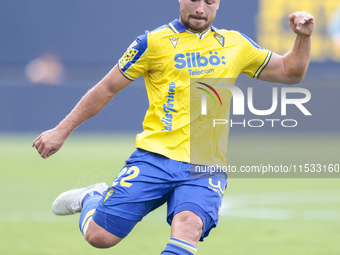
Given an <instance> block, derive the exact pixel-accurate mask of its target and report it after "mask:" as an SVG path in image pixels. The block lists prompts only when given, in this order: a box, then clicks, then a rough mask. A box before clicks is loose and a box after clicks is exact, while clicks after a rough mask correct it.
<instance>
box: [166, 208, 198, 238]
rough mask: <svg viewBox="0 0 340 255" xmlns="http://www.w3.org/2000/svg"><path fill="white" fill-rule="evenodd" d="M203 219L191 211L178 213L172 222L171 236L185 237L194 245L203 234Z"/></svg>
mask: <svg viewBox="0 0 340 255" xmlns="http://www.w3.org/2000/svg"><path fill="white" fill-rule="evenodd" d="M202 232H203V221H202V219H201V218H200V217H199V216H198V215H196V214H195V213H193V212H191V211H182V212H180V213H177V214H176V215H175V216H174V218H173V220H172V224H171V236H173V237H176V238H180V239H184V240H186V241H188V242H190V243H192V244H194V245H196V244H197V242H198V240H199V239H200V237H201V236H202Z"/></svg>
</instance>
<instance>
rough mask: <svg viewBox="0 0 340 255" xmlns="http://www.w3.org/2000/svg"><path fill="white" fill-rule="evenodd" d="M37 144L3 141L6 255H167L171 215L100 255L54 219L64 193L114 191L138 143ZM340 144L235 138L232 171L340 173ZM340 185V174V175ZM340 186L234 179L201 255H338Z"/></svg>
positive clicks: (154, 219) (0, 170) (92, 139)
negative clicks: (109, 187) (312, 168)
mask: <svg viewBox="0 0 340 255" xmlns="http://www.w3.org/2000/svg"><path fill="white" fill-rule="evenodd" d="M36 135H37V134H25V135H19V134H15V135H14V134H2V135H0V240H1V241H0V254H6V255H7V254H34V255H38V254H44V255H49V254H58V255H59V254H63V255H66V254H72V255H76V254H90V255H91V254H122V255H123V254H129V255H131V254H138V255H143V254H145V255H150V254H160V253H161V251H162V250H163V249H164V247H165V245H166V243H167V240H168V238H169V237H170V227H169V226H168V225H167V223H166V221H165V217H166V208H165V207H164V206H163V207H161V208H159V209H158V210H156V211H154V212H152V213H150V214H149V215H148V216H146V217H145V219H144V220H143V221H142V222H140V223H139V224H137V226H136V228H135V229H134V230H133V231H132V233H131V234H130V235H129V236H128V237H127V238H126V239H125V240H123V241H122V242H121V243H120V244H119V245H118V246H117V247H114V248H111V249H109V250H97V249H95V248H92V247H91V246H90V245H89V244H87V243H86V242H85V241H84V240H83V239H82V236H81V234H80V232H79V229H78V215H74V216H73V215H72V216H62V217H60V216H59V217H58V216H55V215H54V214H53V213H52V211H51V204H52V202H53V200H54V199H55V198H56V197H57V196H58V195H59V194H60V193H61V192H63V191H65V190H68V189H71V188H78V187H83V186H87V185H90V184H92V183H96V182H102V181H105V182H106V183H108V184H110V183H111V181H112V180H113V179H114V178H115V176H116V175H117V173H118V172H119V170H120V168H121V167H122V166H123V164H124V160H125V159H126V158H127V157H128V156H129V155H130V154H131V153H132V152H133V150H134V135H131V134H115V135H114V134H105V135H103V134H102V135H99V134H73V135H72V136H71V137H70V138H69V140H68V141H66V143H65V145H64V147H63V148H62V149H61V150H60V151H59V152H58V153H57V154H56V155H54V156H52V157H51V158H49V159H47V160H44V159H42V158H40V157H39V155H38V154H37V152H36V151H35V149H33V148H31V147H30V145H31V143H32V141H33V140H34V138H35V136H36ZM339 142H340V136H339V135H336V134H331V135H328V136H327V135H320V134H305V135H302V136H301V135H300V136H291V135H290V136H288V135H286V136H281V137H280V136H278V135H273V134H271V135H270V134H269V135H247V136H243V135H242V136H241V135H237V134H236V135H233V133H232V132H231V138H230V143H229V151H228V159H229V163H230V164H232V165H235V166H240V165H254V164H261V163H264V164H266V163H271V164H277V165H280V164H291V163H297V164H300V163H301V164H305V163H309V164H311V163H315V164H316V163H321V164H330V163H333V164H336V163H337V164H339V163H340V158H339ZM339 175H340V174H339ZM339 240H340V179H339V178H328V179H316V178H308V179H307V178H304V179H303V178H295V179H292V178H290V179H289V178H286V179H282V178H271V179H269V178H252V179H251V178H247V179H245V178H243V179H242V178H234V179H232V178H230V179H229V180H228V188H227V191H226V193H225V201H224V206H223V208H222V209H221V217H220V221H219V225H218V227H217V228H216V229H214V230H213V231H212V232H211V234H210V236H209V237H208V238H207V239H206V240H205V241H204V242H203V243H199V245H198V254H207V255H210V254H237V255H249V254H253V255H257V254H258V255H266V254H268V255H272V254H276V255H281V254H282V255H283V254H284V255H286V254H290V255H295V254H296V255H301V254H311V255H312V254H313V255H322V254H325V255H326V254H327V255H332V254H334V255H335V254H340V248H339V247H340V246H339V244H338V242H339Z"/></svg>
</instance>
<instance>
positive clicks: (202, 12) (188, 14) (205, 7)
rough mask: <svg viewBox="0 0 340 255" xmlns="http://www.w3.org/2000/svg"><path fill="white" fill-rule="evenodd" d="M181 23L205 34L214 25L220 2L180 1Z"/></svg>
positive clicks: (210, 0)
mask: <svg viewBox="0 0 340 255" xmlns="http://www.w3.org/2000/svg"><path fill="white" fill-rule="evenodd" d="M179 3H180V13H181V17H180V22H181V23H182V24H183V25H185V26H186V27H187V28H189V29H190V30H192V31H194V32H199V33H201V32H204V31H205V30H207V29H208V28H209V27H210V26H211V24H212V23H213V21H214V19H215V16H216V11H217V10H218V7H219V4H220V0H179Z"/></svg>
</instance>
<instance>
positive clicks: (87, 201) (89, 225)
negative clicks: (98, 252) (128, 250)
mask: <svg viewBox="0 0 340 255" xmlns="http://www.w3.org/2000/svg"><path fill="white" fill-rule="evenodd" d="M107 188H108V186H107V185H106V184H105V183H97V184H94V185H91V186H89V187H87V188H82V189H73V190H69V191H66V192H64V193H62V194H61V195H60V196H59V197H57V199H56V200H55V201H54V203H53V205H52V210H53V212H54V213H55V214H57V215H67V214H74V213H77V212H81V213H80V217H79V228H80V231H81V232H82V234H83V236H84V238H85V240H87V241H88V243H90V244H91V245H92V246H94V247H97V248H109V247H112V246H114V245H116V244H117V243H119V242H120V241H121V240H122V238H119V237H117V236H115V235H113V234H111V233H109V232H108V231H107V230H105V229H104V228H102V227H101V226H99V225H97V224H96V223H95V222H94V221H93V220H92V216H93V214H94V213H95V211H96V209H97V207H98V202H99V201H100V200H101V199H102V197H103V193H104V192H105V191H106V190H107Z"/></svg>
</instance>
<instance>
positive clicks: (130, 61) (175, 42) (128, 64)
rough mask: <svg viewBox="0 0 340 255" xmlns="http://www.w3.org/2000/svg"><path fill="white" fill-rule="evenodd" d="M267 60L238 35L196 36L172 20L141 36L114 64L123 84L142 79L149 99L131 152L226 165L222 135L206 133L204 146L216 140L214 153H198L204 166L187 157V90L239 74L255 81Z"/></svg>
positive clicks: (260, 50) (226, 32) (218, 31)
mask: <svg viewBox="0 0 340 255" xmlns="http://www.w3.org/2000/svg"><path fill="white" fill-rule="evenodd" d="M271 55H272V53H271V52H270V51H268V50H265V49H263V48H261V47H259V46H258V45H257V44H256V43H255V42H253V41H252V40H251V39H250V38H248V37H247V36H245V35H243V34H241V33H239V32H236V31H229V30H223V29H216V28H215V27H213V26H212V27H211V28H210V29H208V30H207V31H205V32H203V33H201V34H198V33H194V32H191V31H190V30H189V29H188V28H186V27H185V26H184V25H183V24H182V23H180V22H179V20H177V19H176V20H174V21H172V22H171V23H169V24H168V25H164V26H162V27H160V28H158V29H156V30H154V31H152V32H148V31H146V32H145V34H144V35H141V36H139V37H138V38H137V39H136V40H135V42H134V43H132V45H131V46H130V47H129V48H128V49H127V51H126V52H125V54H124V55H123V56H122V57H121V59H120V60H119V62H118V65H119V70H120V71H121V73H122V74H123V75H124V76H125V77H126V78H127V79H130V80H135V79H136V78H138V77H139V76H141V75H144V80H145V85H146V90H147V94H148V98H149V109H148V110H147V112H146V116H145V118H144V122H143V132H142V133H140V134H138V135H137V137H136V147H137V148H141V149H144V150H147V151H151V152H155V153H158V154H161V155H164V156H166V157H168V158H170V159H173V160H178V161H183V162H190V163H193V164H203V165H209V164H216V163H217V162H218V163H220V164H222V163H226V148H227V136H228V132H224V133H223V134H220V133H216V132H215V131H214V130H212V131H211V132H209V137H210V138H211V139H210V140H214V139H216V140H217V139H220V138H222V140H220V141H223V145H222V147H221V151H220V152H219V153H216V151H215V149H211V150H207V151H205V152H204V153H205V159H204V160H200V159H197V157H196V159H195V160H193V159H192V158H191V157H190V139H191V136H192V135H191V134H192V133H193V130H190V121H191V120H190V114H191V112H190V87H191V86H192V83H193V80H200V79H206V78H212V79H217V80H218V79H221V78H230V79H236V78H237V77H238V76H239V74H240V73H244V74H246V75H247V76H249V77H251V78H258V77H259V75H260V73H261V72H262V70H263V69H264V68H265V67H266V65H267V64H268V62H269V60H270V58H271ZM211 86H212V87H213V85H211ZM226 97H227V98H223V100H224V101H228V104H227V110H228V112H229V110H230V100H231V96H226ZM220 136H222V137H220ZM219 144H221V142H219ZM198 158H199V157H198Z"/></svg>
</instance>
